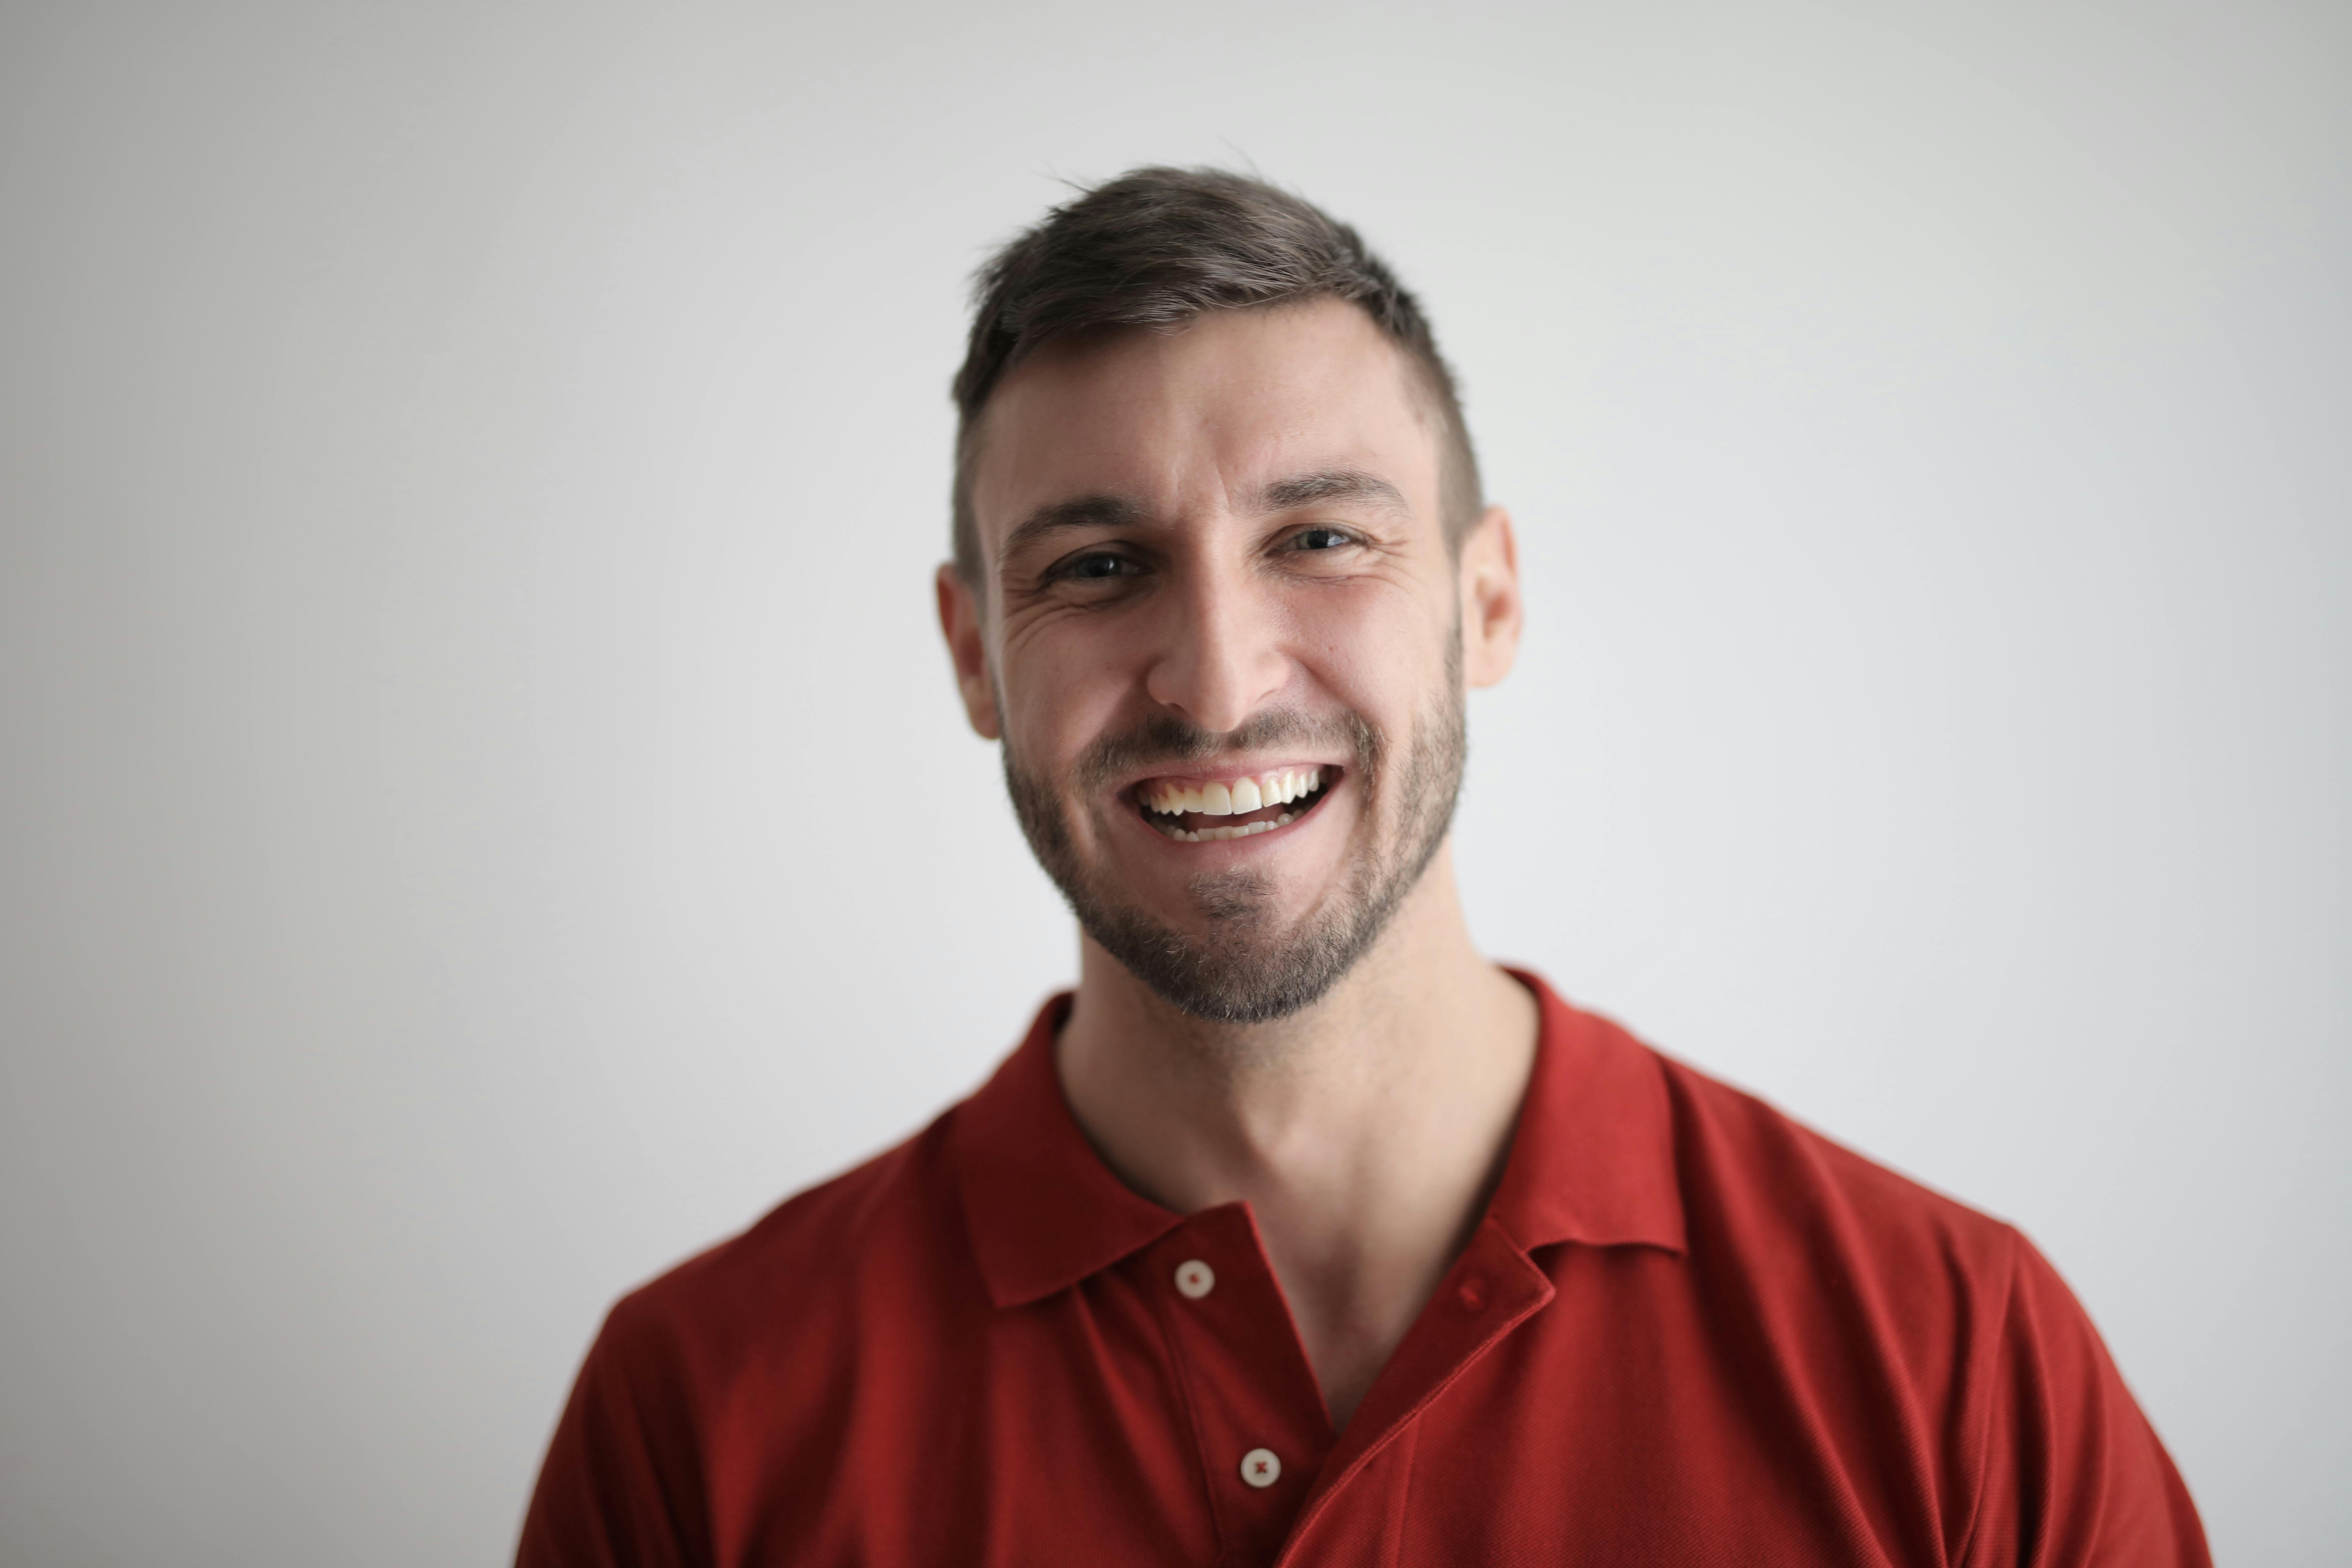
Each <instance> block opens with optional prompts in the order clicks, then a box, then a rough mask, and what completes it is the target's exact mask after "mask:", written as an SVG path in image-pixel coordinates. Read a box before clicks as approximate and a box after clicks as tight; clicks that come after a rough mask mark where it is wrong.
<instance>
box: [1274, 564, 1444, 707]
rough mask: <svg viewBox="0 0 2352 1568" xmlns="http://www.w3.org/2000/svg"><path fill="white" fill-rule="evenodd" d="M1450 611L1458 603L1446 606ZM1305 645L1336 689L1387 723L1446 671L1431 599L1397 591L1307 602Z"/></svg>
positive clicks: (1301, 620) (1301, 624) (1301, 626)
mask: <svg viewBox="0 0 2352 1568" xmlns="http://www.w3.org/2000/svg"><path fill="white" fill-rule="evenodd" d="M1444 609H1445V613H1446V614H1447V616H1449V617H1450V616H1451V613H1452V605H1451V604H1450V603H1449V604H1448V605H1446V606H1444ZM1303 610H1304V613H1303V614H1301V615H1300V616H1298V618H1297V635H1298V642H1299V646H1300V647H1301V650H1302V651H1303V652H1305V653H1306V654H1307V657H1309V658H1312V659H1313V660H1314V663H1315V674H1316V677H1317V679H1318V683H1319V684H1321V685H1322V686H1323V687H1324V688H1325V689H1327V690H1328V691H1329V692H1330V693H1331V695H1332V696H1333V697H1335V698H1337V699H1338V700H1339V701H1341V702H1342V703H1344V704H1346V705H1347V706H1348V707H1349V708H1350V709H1353V710H1356V711H1357V712H1359V713H1361V714H1362V715H1363V716H1364V717H1365V718H1367V719H1369V720H1370V721H1372V722H1373V723H1374V724H1375V725H1378V726H1379V727H1381V728H1382V729H1393V728H1395V727H1396V726H1397V725H1399V724H1400V723H1402V722H1403V721H1405V720H1406V719H1408V718H1409V716H1410V715H1411V714H1412V711H1413V710H1414V709H1416V708H1417V707H1419V706H1420V705H1421V704H1422V703H1423V701H1424V700H1425V696H1424V694H1425V693H1426V692H1427V690H1428V689H1429V688H1430V686H1431V685H1432V684H1433V683H1434V682H1435V681H1437V680H1438V679H1442V676H1443V672H1444V667H1445V637H1446V636H1447V635H1448V631H1449V628H1450V627H1451V626H1452V621H1451V619H1450V618H1449V619H1447V620H1445V621H1444V622H1443V623H1442V624H1441V623H1440V621H1439V620H1438V618H1437V616H1436V615H1435V614H1433V611H1432V609H1431V607H1430V606H1429V605H1424V604H1423V603H1421V602H1420V601H1419V600H1418V599H1417V598H1415V597H1412V596H1410V595H1404V594H1400V593H1396V592H1393V591H1388V592H1368V593H1363V594H1334V595H1330V596H1329V597H1328V599H1325V600H1323V601H1321V602H1318V603H1315V604H1312V605H1306V606H1303Z"/></svg>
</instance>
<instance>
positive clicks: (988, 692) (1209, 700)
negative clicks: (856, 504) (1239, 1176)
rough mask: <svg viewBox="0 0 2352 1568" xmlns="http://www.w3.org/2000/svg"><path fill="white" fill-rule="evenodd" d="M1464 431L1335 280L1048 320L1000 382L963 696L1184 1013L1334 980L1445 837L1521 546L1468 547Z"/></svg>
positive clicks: (1075, 896) (1093, 930) (1144, 964)
mask: <svg viewBox="0 0 2352 1568" xmlns="http://www.w3.org/2000/svg"><path fill="white" fill-rule="evenodd" d="M1440 429H1441V426H1440V425H1439V422H1438V416H1437V415H1436V413H1435V411H1434V409H1433V408H1432V407H1431V406H1430V405H1429V403H1428V401H1427V399H1426V398H1425V396H1424V395H1423V394H1422V393H1421V391H1420V389H1419V388H1418V386H1417V385H1416V384H1415V383H1414V381H1413V380H1412V376H1411V372H1410V370H1409V367H1408V365H1407V363H1406V362H1405V361H1404V359H1403V358H1402V355H1400V354H1399V353H1398V352H1397V351H1396V350H1395V349H1394V348H1393V347H1392V346H1391V344H1390V343H1389V342H1387V341H1386V340H1385V339H1384V338H1383V337H1382V336H1381V334H1380V332H1379V331H1378V329H1377V328H1375V327H1374V325H1373V324H1372V322H1371V321H1370V318H1368V317H1367V316H1365V315H1364V313H1363V312H1362V311H1361V310H1359V309H1357V308H1356V307H1354V306H1351V305H1348V304H1344V303H1341V302H1339V301H1335V300H1320V301H1316V302H1312V303H1309V304H1306V305H1298V306H1290V307H1285V308H1280V309H1276V310H1255V311H1247V312H1221V313H1214V314H1212V315H1209V316H1206V317H1203V318H1202V319H1201V320H1199V321H1196V322H1194V323H1193V324H1192V325H1191V326H1190V327H1188V328H1187V329H1185V330H1184V331H1181V332H1177V333H1172V334H1160V333H1154V332H1147V331H1130V332H1119V333H1115V334H1106V335H1102V336H1097V337H1094V338H1090V339H1084V340H1077V341H1065V342H1058V343H1055V344H1051V345H1048V346H1047V347H1046V348H1045V350H1043V351H1041V352H1040V353H1038V354H1036V355H1035V356H1034V357H1033V358H1031V359H1030V360H1028V361H1026V362H1024V363H1023V364H1021V365H1020V366H1019V367H1018V368H1017V369H1016V370H1014V372H1013V374H1011V375H1009V376H1008V377H1007V378H1006V379H1005V381H1004V382H1003V384H1002V385H1001V386H1000V387H999V388H998V389H997V391H996V392H995V394H994V395H993V396H992V399H991V400H990V403H989V405H988V407H987V410H986V413H985V415H984V423H983V426H982V430H981V432H980V439H981V446H980V450H979V457H978V464H977V468H976V469H975V471H974V473H973V475H972V479H971V498H972V503H973V510H974V515H975V518H976V521H977V522H978V528H979V537H980V545H981V553H982V563H983V566H982V570H983V573H984V574H985V575H986V578H987V580H986V582H985V583H984V584H980V585H979V590H980V592H981V593H982V594H983V595H985V603H984V605H983V604H981V603H977V602H975V600H974V595H973V592H972V589H971V587H970V586H967V585H965V584H962V583H961V579H958V578H957V577H956V576H955V575H954V574H953V573H952V571H943V572H942V574H941V580H940V596H941V615H942V619H943V623H944V624H945V625H946V626H947V629H948V633H949V640H950V647H951V648H953V650H954V651H955V653H956V657H957V664H958V671H959V675H960V676H961V678H962V681H963V688H964V695H965V699H966V702H967V705H968V706H969V708H970V710H971V717H972V721H973V724H974V726H975V727H976V728H978V729H979V730H980V731H982V733H983V734H992V735H999V736H1001V738H1002V740H1003V748H1004V768H1005V776H1006V780H1007V782H1008V784H1009V785H1010V787H1011V790H1012V794H1013V805H1014V806H1015V808H1016V811H1017V812H1018V815H1019V816H1020V818H1021V822H1022V826H1023V828H1024V831H1025V832H1026V833H1027V835H1028V837H1029V840H1030V844H1031V846H1032V847H1033V848H1034V850H1035V851H1036V853H1037V857H1038V859H1039V860H1040V861H1041V862H1042V863H1043V864H1044V866H1045V869H1046V871H1047V873H1048V874H1049V875H1051V876H1052V877H1053V879H1055V883H1056V884H1057V885H1059V887H1060V888H1061V889H1062V891H1063V893H1064V894H1065V896H1066V897H1067V898H1068V900H1069V901H1070V903H1071V906H1072V908H1073V909H1074V910H1076V913H1077V915H1078V918H1079V921H1080V922H1081V923H1082V925H1083V926H1084V927H1085V929H1086V931H1087V934H1088V935H1090V936H1091V937H1093V938H1094V940H1095V941H1096V942H1098V943H1099V944H1100V945H1101V946H1103V947H1104V948H1105V949H1107V950H1108V952H1110V953H1111V954H1112V955H1113V956H1114V957H1116V958H1118V960H1120V961H1121V962H1122V963H1125V964H1126V965H1127V966H1128V967H1129V969H1130V970H1132V971H1133V972H1134V973H1137V974H1138V975H1139V976H1140V977H1141V978H1142V979H1144V980H1145V981H1146V982H1147V983H1149V984H1150V985H1151V986H1152V987H1153V989H1155V990H1156V991H1158V992H1159V993H1160V994H1161V995H1162V996H1164V997H1166V998H1167V999H1168V1000H1170V1001H1171V1002H1172V1003H1174V1004H1176V1005H1179V1006H1181V1007H1182V1008H1184V1009H1185V1010H1186V1011H1188V1012H1192V1013H1193V1014H1195V1015H1198V1016H1204V1017H1210V1018H1218V1019H1224V1020H1229V1021H1257V1020H1262V1019H1266V1018H1273V1017H1279V1016H1283V1015H1285V1014H1287V1013H1289V1012H1292V1011H1295V1010H1296V1009H1297V1008H1298V1007H1301V1006H1304V1005H1307V1003H1309V1002H1312V1001H1313V1000H1315V999H1316V998H1317V997H1318V996H1319V995H1321V994H1323V992H1324V991H1326V990H1327V989H1328V987H1329V985H1330V984H1332V982H1333V981H1335V980H1337V979H1338V978H1339V975H1340V974H1342V973H1345V972H1346V971H1347V969H1348V968H1349V966H1350V965H1351V964H1352V963H1354V962H1355V961H1356V959H1358V958H1359V957H1360V956H1361V955H1362V953H1363V952H1365V950H1366V949H1367V948H1368V947H1369V946H1370V944H1371V942H1373V940H1374V939H1375V938H1376V937H1377V936H1378V935H1379V934H1380V932H1381V929H1382V927H1383V926H1384V925H1385V924H1386V923H1387V921H1388V918H1389V917H1390V915H1391V914H1392V913H1393V912H1394V911H1395V910H1396V908H1397V907H1398V905H1399V904H1400V903H1401V902H1402V900H1404V898H1405V897H1406V895H1407V894H1409V893H1410V892H1411V891H1412V889H1413V887H1414V886H1415V884H1416V883H1417V882H1418V881H1419V879H1420V877H1421V873H1422V871H1423V869H1424V868H1426V866H1427V865H1428V863H1429V860H1430V858H1431V857H1432V856H1433V854H1434V853H1435V852H1436V851H1437V849H1438V847H1439V846H1440V845H1441V844H1442V843H1443V842H1444V837H1445V832H1446V828H1447V826H1448V824H1449V822H1450V821H1451V818H1452V813H1453V806H1454V795H1455V792H1456V789H1457V787H1458V785H1459V784H1460V780H1461V773H1462V759H1463V686H1464V679H1465V663H1464V660H1465V637H1464V626H1465V612H1466V613H1467V614H1468V615H1469V616H1470V617H1471V622H1472V624H1473V632H1474V635H1473V637H1472V639H1471V641H1472V643H1473V644H1474V645H1475V646H1474V647H1473V648H1472V653H1473V654H1474V656H1475V659H1474V662H1475V663H1476V664H1477V665H1478V667H1479V668H1476V669H1474V670H1472V671H1470V672H1469V673H1470V674H1471V675H1472V677H1473V678H1474V679H1496V678H1498V677H1499V675H1500V673H1501V666H1502V665H1507V661H1508V655H1509V648H1508V646H1504V647H1501V649H1500V651H1499V656H1498V655H1497V651H1496V647H1494V646H1492V645H1493V644H1494V642H1495V635H1494V627H1493V625H1492V623H1493V622H1494V620H1495V613H1494V605H1493V604H1492V603H1490V602H1489V601H1490V600H1491V598H1492V594H1491V592H1490V590H1491V588H1492V583H1491V581H1490V579H1492V578H1493V577H1494V575H1495V571H1494V570H1493V568H1495V567H1496V563H1497V561H1498V560H1499V563H1500V566H1501V568H1502V569H1503V570H1504V572H1505V574H1506V575H1510V573H1509V571H1508V568H1509V565H1510V563H1509V553H1510V545H1509V531H1508V524H1507V521H1502V520H1501V519H1500V514H1499V513H1490V514H1489V516H1488V517H1487V518H1486V520H1484V521H1482V522H1481V525H1480V527H1479V529H1478V530H1477V531H1475V533H1474V535H1473V537H1472V539H1471V540H1470V541H1469V542H1467V547H1466V552H1465V557H1464V559H1463V560H1462V561H1460V562H1459V563H1457V561H1456V558H1455V554H1454V552H1453V551H1452V550H1450V549H1449V548H1448V545H1447V542H1446V540H1445V536H1444V527H1443V524H1442V521H1441V519H1440V517H1439V512H1438V497H1439V451H1440V447H1439V440H1438V435H1439V431H1440ZM1497 535H1499V539H1498V538H1497V537H1496V536H1497ZM1498 551H1499V556H1498V554H1497V552H1498ZM1482 594H1483V595H1485V596H1483V597H1482ZM1507 599H1508V605H1507V615H1506V616H1505V617H1504V618H1505V619H1507V622H1508V627H1507V632H1508V634H1509V635H1508V636H1507V637H1505V638H1504V642H1505V644H1506V645H1507V644H1508V643H1509V642H1510V641H1512V640H1515V637H1516V630H1517V595H1516V588H1515V581H1514V585H1513V586H1512V588H1511V589H1510V591H1509V593H1508V594H1507ZM1497 657H1499V659H1500V663H1499V664H1498V663H1497Z"/></svg>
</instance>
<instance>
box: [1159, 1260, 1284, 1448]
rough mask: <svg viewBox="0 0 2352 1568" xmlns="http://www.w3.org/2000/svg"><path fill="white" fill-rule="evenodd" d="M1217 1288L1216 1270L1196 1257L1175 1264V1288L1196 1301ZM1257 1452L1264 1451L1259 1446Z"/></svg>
mask: <svg viewBox="0 0 2352 1568" xmlns="http://www.w3.org/2000/svg"><path fill="white" fill-rule="evenodd" d="M1216 1288H1217V1271H1216V1270H1215V1269H1213V1268H1210V1267H1209V1266H1208V1265H1207V1264H1205V1263H1203V1262H1202V1261H1201V1260H1200V1259H1199V1258H1186V1259H1185V1260H1184V1261H1183V1262H1181V1263H1180V1264H1178V1265H1177V1266H1176V1289H1179V1290H1181V1291H1183V1292H1184V1294H1185V1295H1187V1296H1189V1297H1191V1298H1192V1300H1195V1301H1197V1300H1200V1299H1201V1298H1202V1297H1203V1296H1205V1295H1207V1294H1208V1293H1209V1292H1210V1291H1212V1290H1213V1289H1216ZM1258 1452H1259V1453H1261V1454H1263V1453H1265V1449H1263V1448H1260V1449H1259V1450H1258Z"/></svg>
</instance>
